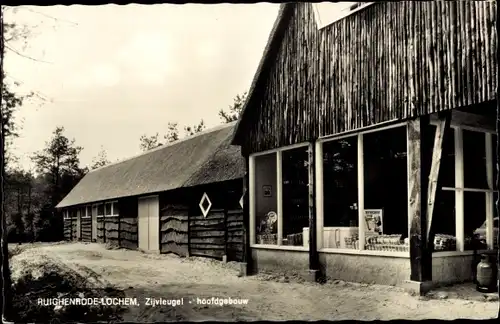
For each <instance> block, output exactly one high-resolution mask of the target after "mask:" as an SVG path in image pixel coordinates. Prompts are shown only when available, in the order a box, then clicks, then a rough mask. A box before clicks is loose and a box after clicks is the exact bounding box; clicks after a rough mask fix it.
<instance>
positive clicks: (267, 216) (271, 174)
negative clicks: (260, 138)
mask: <svg viewBox="0 0 500 324" xmlns="http://www.w3.org/2000/svg"><path fill="white" fill-rule="evenodd" d="M276 171H277V170H276V154H275V153H272V154H267V155H261V156H257V157H255V225H256V226H257V229H256V235H257V237H256V240H255V242H256V243H257V244H277V243H278V241H277V234H278V215H277V212H278V205H277V200H276V189H277V188H276Z"/></svg>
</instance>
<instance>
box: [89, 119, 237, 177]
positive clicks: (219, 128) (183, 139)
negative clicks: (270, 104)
mask: <svg viewBox="0 0 500 324" xmlns="http://www.w3.org/2000/svg"><path fill="white" fill-rule="evenodd" d="M235 124H236V121H232V122H230V123H224V124H221V125H217V126H214V127H211V128H208V129H206V130H204V131H201V132H198V133H196V134H193V135H189V136H186V137H183V138H181V139H178V140H176V141H174V142H170V143H166V144H163V145H160V146H158V147H155V148H153V149H150V150H147V151H145V152H141V153H139V154H136V155H133V156H131V157H128V158H124V159H123V160H120V161H117V162H113V163H110V164H106V165H104V166H102V167H100V168H97V169H94V170H90V171H89V172H88V173H91V172H95V171H98V170H102V169H105V168H107V167H110V166H113V165H117V164H120V163H123V162H126V161H130V160H133V159H136V158H138V157H141V156H144V155H147V154H150V153H153V152H156V151H159V150H162V149H165V148H167V147H171V146H174V145H177V144H179V143H182V142H186V141H189V140H192V139H193V138H196V137H198V136H203V135H207V134H210V133H213V132H216V131H219V130H222V129H225V128H228V127H230V126H234V125H235Z"/></svg>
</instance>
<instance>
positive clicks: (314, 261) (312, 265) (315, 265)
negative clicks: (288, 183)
mask: <svg viewBox="0 0 500 324" xmlns="http://www.w3.org/2000/svg"><path fill="white" fill-rule="evenodd" d="M315 166H316V164H315V145H314V142H311V143H309V149H308V163H307V168H308V171H309V172H308V175H309V176H308V178H309V185H308V189H309V270H319V258H318V249H317V246H316V207H315V202H316V192H315V186H314V176H315Z"/></svg>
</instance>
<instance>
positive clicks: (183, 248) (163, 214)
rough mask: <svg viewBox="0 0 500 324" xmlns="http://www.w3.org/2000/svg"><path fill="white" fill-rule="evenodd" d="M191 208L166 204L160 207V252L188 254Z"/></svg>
mask: <svg viewBox="0 0 500 324" xmlns="http://www.w3.org/2000/svg"><path fill="white" fill-rule="evenodd" d="M188 212H189V208H188V207H186V206H185V205H182V204H168V203H167V204H165V205H164V206H163V207H162V208H160V252H161V253H174V254H177V255H179V256H188V255H189V249H188V243H189V238H188V227H189V215H188Z"/></svg>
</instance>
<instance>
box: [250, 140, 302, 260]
mask: <svg viewBox="0 0 500 324" xmlns="http://www.w3.org/2000/svg"><path fill="white" fill-rule="evenodd" d="M307 146H309V143H298V144H294V145H289V146H285V147H280V148H278V149H273V150H267V151H262V152H258V153H254V154H251V155H250V156H249V170H248V171H249V172H248V177H249V188H248V189H249V196H250V197H249V198H250V199H249V200H250V204H249V205H250V206H249V207H250V208H249V214H250V247H251V248H263V249H274V250H293V251H309V248H308V247H304V246H292V245H283V197H282V192H283V181H282V179H283V177H282V175H283V173H282V154H283V152H284V151H290V150H293V149H296V148H301V147H307ZM270 154H274V155H275V157H276V206H277V208H276V209H277V210H276V214H277V215H278V221H277V222H278V229H277V230H278V231H277V244H275V245H274V244H258V243H255V238H256V235H257V233H256V228H255V217H256V215H255V158H256V157H258V156H263V155H270ZM303 239H307V238H303Z"/></svg>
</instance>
